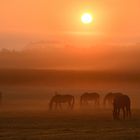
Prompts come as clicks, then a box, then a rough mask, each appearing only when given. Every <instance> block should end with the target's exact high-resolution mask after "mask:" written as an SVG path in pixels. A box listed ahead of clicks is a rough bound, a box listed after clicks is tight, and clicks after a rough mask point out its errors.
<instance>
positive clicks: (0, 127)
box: [0, 109, 140, 140]
mask: <svg viewBox="0 0 140 140" xmlns="http://www.w3.org/2000/svg"><path fill="white" fill-rule="evenodd" d="M0 114H1V115H0V139H2V140H66V139H67V140H72V139H73V140H89V139H92V140H94V139H95V140H112V139H114V140H133V139H140V110H133V118H132V119H131V120H125V121H114V120H112V116H111V110H102V109H101V110H96V111H95V110H93V111H91V110H88V111H86V110H84V111H73V112H45V111H43V112H24V113H23V112H1V113H0Z"/></svg>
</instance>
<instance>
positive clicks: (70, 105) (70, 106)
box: [68, 101, 72, 109]
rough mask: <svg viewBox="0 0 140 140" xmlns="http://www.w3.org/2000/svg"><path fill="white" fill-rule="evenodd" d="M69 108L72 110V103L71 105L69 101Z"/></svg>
mask: <svg viewBox="0 0 140 140" xmlns="http://www.w3.org/2000/svg"><path fill="white" fill-rule="evenodd" d="M68 108H70V109H72V103H71V101H68Z"/></svg>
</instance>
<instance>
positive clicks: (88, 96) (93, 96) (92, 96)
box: [80, 92, 100, 106]
mask: <svg viewBox="0 0 140 140" xmlns="http://www.w3.org/2000/svg"><path fill="white" fill-rule="evenodd" d="M89 101H92V102H94V103H95V106H99V102H100V95H99V94H98V93H96V92H93V93H88V92H86V93H84V94H82V95H81V97H80V105H87V104H88V102H89Z"/></svg>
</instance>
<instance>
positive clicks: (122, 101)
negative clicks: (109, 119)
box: [113, 95, 131, 120]
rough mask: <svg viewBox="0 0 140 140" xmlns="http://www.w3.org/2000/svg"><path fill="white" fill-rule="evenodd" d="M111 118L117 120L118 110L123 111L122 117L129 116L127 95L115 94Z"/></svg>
mask: <svg viewBox="0 0 140 140" xmlns="http://www.w3.org/2000/svg"><path fill="white" fill-rule="evenodd" d="M113 107H114V109H113V118H114V120H119V119H120V118H119V116H120V110H122V111H123V119H125V118H126V117H131V101H130V98H129V97H128V96H127V95H120V96H116V97H115V98H114V100H113Z"/></svg>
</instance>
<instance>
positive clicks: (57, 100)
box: [49, 94, 75, 110]
mask: <svg viewBox="0 0 140 140" xmlns="http://www.w3.org/2000/svg"><path fill="white" fill-rule="evenodd" d="M74 102H75V99H74V96H72V95H61V94H56V95H55V96H53V97H52V99H51V101H50V104H49V109H50V110H52V109H53V107H54V105H55V109H57V107H59V108H60V109H62V103H67V104H68V107H69V108H70V109H73V107H74Z"/></svg>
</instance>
